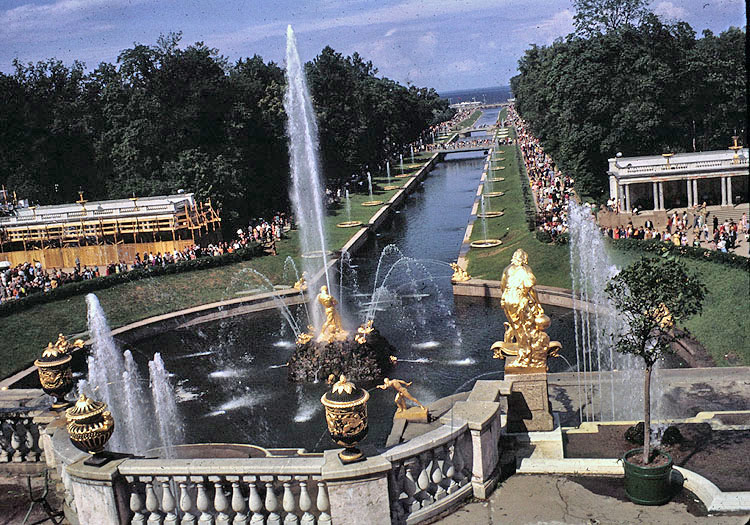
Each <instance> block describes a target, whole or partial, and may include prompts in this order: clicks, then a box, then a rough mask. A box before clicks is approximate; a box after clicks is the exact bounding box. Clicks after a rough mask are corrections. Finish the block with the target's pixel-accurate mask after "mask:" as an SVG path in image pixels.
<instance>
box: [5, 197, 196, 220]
mask: <svg viewBox="0 0 750 525" xmlns="http://www.w3.org/2000/svg"><path fill="white" fill-rule="evenodd" d="M194 205H195V198H194V194H193V193H181V194H179V195H159V196H155V197H138V198H133V199H115V200H108V201H91V202H84V203H80V202H74V203H70V204H55V205H50V206H35V207H34V206H32V207H28V208H16V209H15V211H14V214H13V215H10V216H8V217H0V227H12V226H18V225H31V224H55V223H65V222H73V221H76V222H78V221H82V220H91V219H105V218H106V219H117V218H120V217H122V218H134V217H141V216H158V215H175V214H176V213H179V212H180V211H183V210H184V209H185V206H187V207H188V208H192V207H193V206H194Z"/></svg>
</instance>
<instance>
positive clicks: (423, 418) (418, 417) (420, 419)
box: [393, 407, 430, 423]
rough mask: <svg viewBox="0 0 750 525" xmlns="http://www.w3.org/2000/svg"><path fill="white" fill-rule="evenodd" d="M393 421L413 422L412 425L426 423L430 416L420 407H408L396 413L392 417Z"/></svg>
mask: <svg viewBox="0 0 750 525" xmlns="http://www.w3.org/2000/svg"><path fill="white" fill-rule="evenodd" d="M393 418H394V419H405V420H407V421H413V422H414V423H428V422H429V419H430V415H429V413H428V412H427V409H426V408H422V407H410V408H407V409H406V410H402V411H401V412H398V411H396V414H394V416H393Z"/></svg>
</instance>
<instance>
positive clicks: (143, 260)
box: [0, 212, 291, 304]
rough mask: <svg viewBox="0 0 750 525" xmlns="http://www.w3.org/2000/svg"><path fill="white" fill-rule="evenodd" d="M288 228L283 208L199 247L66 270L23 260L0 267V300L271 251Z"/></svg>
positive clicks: (146, 252) (141, 255) (288, 222)
mask: <svg viewBox="0 0 750 525" xmlns="http://www.w3.org/2000/svg"><path fill="white" fill-rule="evenodd" d="M289 228H291V220H290V218H289V217H288V215H287V214H285V213H283V212H279V213H276V214H275V215H274V217H273V218H272V219H270V220H266V219H263V218H258V219H255V220H253V221H251V222H250V224H249V225H248V227H247V228H240V229H238V230H237V235H236V237H235V238H234V239H232V240H231V241H224V242H217V243H212V244H208V245H207V246H205V247H201V246H199V245H197V244H194V245H192V246H188V247H186V248H184V249H182V250H174V251H172V252H164V253H161V252H157V253H153V252H149V251H145V252H143V253H141V252H138V253H136V254H135V256H134V258H133V260H132V261H119V262H113V263H110V264H107V265H106V266H104V267H103V268H102V269H100V268H99V266H87V265H83V266H82V265H81V263H80V260H79V259H78V258H76V260H75V264H74V267H73V268H72V269H69V270H67V271H65V270H63V269H62V268H48V269H45V268H43V267H42V263H41V262H39V261H33V262H24V263H22V264H18V265H16V266H14V267H10V268H7V269H0V304H1V303H4V302H6V301H11V300H14V299H20V298H23V297H26V296H27V295H30V294H33V293H38V292H49V291H51V290H54V289H55V288H57V287H58V286H61V285H63V284H67V283H74V282H79V281H87V280H89V279H95V278H97V277H101V276H105V275H114V274H118V273H124V272H127V271H130V270H135V269H139V268H148V267H156V266H167V265H169V264H175V263H179V262H183V261H190V260H193V259H197V258H200V257H218V256H220V255H224V254H226V253H233V252H235V251H237V250H239V249H242V248H246V247H248V246H255V245H258V244H263V245H264V246H266V247H267V251H268V252H269V253H271V254H275V253H276V246H275V243H276V241H277V240H279V239H281V238H282V235H283V232H284V231H286V230H288V229H289Z"/></svg>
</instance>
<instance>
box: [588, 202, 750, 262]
mask: <svg viewBox="0 0 750 525" xmlns="http://www.w3.org/2000/svg"><path fill="white" fill-rule="evenodd" d="M709 223H710V226H709ZM602 232H603V233H605V234H606V235H608V236H609V237H611V238H612V239H657V240H660V241H664V242H670V243H672V244H674V245H675V246H688V245H690V246H695V247H704V246H703V245H704V244H705V245H706V246H707V247H709V248H711V249H713V250H718V251H721V252H725V253H726V252H728V251H730V250H734V249H735V248H736V247H737V245H738V242H739V238H740V236H741V235H742V236H744V238H745V242H748V241H750V222H749V221H748V217H747V213H743V214H742V217H741V218H740V221H739V222H735V221H734V219H725V220H724V222H720V221H719V218H718V217H717V216H715V215H714V216H713V219H712V220H710V221H709V220H708V213H706V212H705V206H703V207H698V208H697V209H696V210H694V211H693V213H691V214H688V212H687V210H684V211H683V212H682V213H678V212H677V211H673V212H672V214H671V215H669V216H668V217H667V224H666V227H664V228H662V229H659V228H656V227H655V226H654V223H653V221H652V220H651V219H647V220H646V221H645V222H644V224H643V225H641V226H634V225H633V222H632V220H630V221H629V222H628V224H627V225H625V226H617V227H602Z"/></svg>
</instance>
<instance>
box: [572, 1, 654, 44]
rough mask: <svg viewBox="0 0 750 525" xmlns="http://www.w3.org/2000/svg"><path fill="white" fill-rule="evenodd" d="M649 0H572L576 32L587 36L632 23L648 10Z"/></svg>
mask: <svg viewBox="0 0 750 525" xmlns="http://www.w3.org/2000/svg"><path fill="white" fill-rule="evenodd" d="M650 1H651V0H573V9H575V11H576V14H575V15H574V17H573V20H574V24H575V28H576V32H577V33H578V34H580V35H583V36H589V35H592V34H595V33H597V32H602V33H606V32H607V31H614V30H615V29H618V28H620V27H623V26H624V25H627V24H633V23H634V22H637V21H638V20H640V19H641V18H643V17H644V16H645V15H646V13H647V12H648V9H647V7H648V4H649V3H650Z"/></svg>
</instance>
